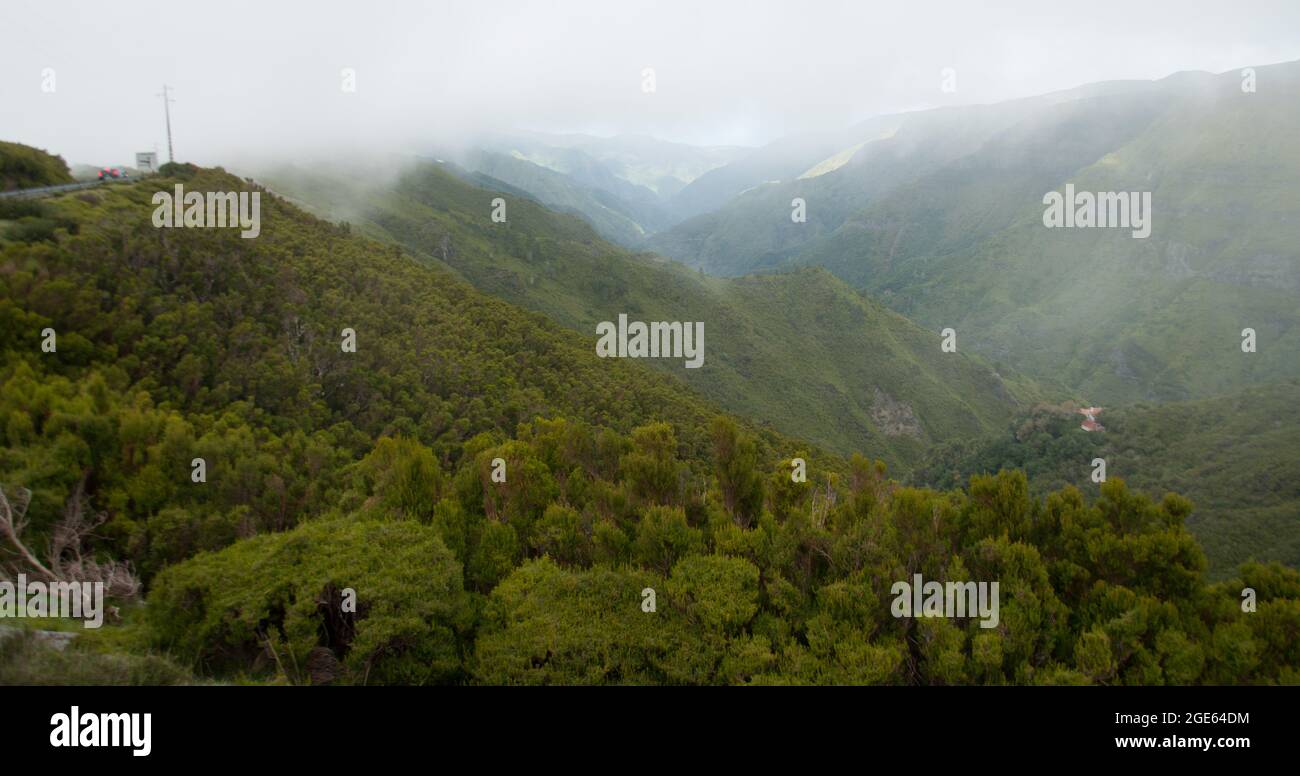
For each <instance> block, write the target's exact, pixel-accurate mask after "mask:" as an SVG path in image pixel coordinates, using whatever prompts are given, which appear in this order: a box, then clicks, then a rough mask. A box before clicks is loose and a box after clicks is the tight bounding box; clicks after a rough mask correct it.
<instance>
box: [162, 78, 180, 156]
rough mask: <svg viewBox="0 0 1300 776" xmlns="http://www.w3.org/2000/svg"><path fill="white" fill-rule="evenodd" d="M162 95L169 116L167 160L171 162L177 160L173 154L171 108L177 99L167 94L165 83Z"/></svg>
mask: <svg viewBox="0 0 1300 776" xmlns="http://www.w3.org/2000/svg"><path fill="white" fill-rule="evenodd" d="M160 96H161V97H162V98H163V113H164V114H166V116H167V161H169V162H174V161H176V159H175V157H174V156H173V154H172V110H171V104H172V103H173V102H176V101H175V100H173V99H172V98H171V97H168V96H167V84H163V90H162V94H161V95H160Z"/></svg>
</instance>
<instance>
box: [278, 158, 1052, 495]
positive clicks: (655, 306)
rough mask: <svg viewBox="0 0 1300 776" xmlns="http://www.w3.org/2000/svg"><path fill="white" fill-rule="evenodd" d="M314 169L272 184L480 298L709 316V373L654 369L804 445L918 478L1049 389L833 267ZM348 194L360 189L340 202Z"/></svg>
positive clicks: (608, 314)
mask: <svg viewBox="0 0 1300 776" xmlns="http://www.w3.org/2000/svg"><path fill="white" fill-rule="evenodd" d="M349 179H350V176H339V177H332V176H329V175H325V174H323V173H320V172H319V171H313V172H311V173H307V172H304V171H302V170H297V171H294V170H282V171H280V172H279V173H277V174H273V175H271V176H270V177H269V178H268V181H269V183H270V184H271V185H272V186H273V187H274V188H276V190H280V191H284V192H285V193H286V194H289V195H291V196H295V197H299V198H302V199H304V200H307V201H309V202H310V201H312V200H316V201H317V202H319V206H320V207H321V208H322V209H323V212H326V213H329V214H331V215H332V216H333V217H342V216H347V217H349V218H352V219H360V220H359V221H358V223H359V224H360V225H362V227H363V228H365V229H367V230H368V231H369V232H370V233H373V234H376V235H385V234H386V235H388V236H390V237H391V238H392V239H395V240H396V241H398V242H399V243H400V244H402V245H403V246H404V247H406V248H407V249H409V250H411V251H412V252H415V253H418V254H421V255H424V256H428V257H430V258H432V259H434V260H437V261H439V262H442V263H445V264H446V265H448V266H450V267H452V268H454V269H455V270H456V271H457V272H459V273H460V274H461V275H463V276H464V277H465V278H467V279H468V280H470V281H471V282H472V283H474V284H475V285H476V286H477V287H478V288H479V289H480V290H482V291H486V292H488V293H490V294H493V295H494V296H498V297H501V298H503V299H507V300H509V301H511V302H514V303H516V304H519V305H522V306H524V307H528V308H530V309H533V310H537V311H539V312H543V313H546V314H547V315H548V316H550V317H551V318H553V319H554V320H557V321H559V322H561V323H563V324H565V325H567V326H570V327H572V328H574V329H576V330H578V331H580V332H583V333H586V334H588V335H589V336H591V337H593V339H594V337H595V331H596V324H597V323H599V322H600V321H613V320H617V317H618V315H619V314H620V313H626V314H628V316H629V318H630V319H632V320H646V321H652V320H667V321H680V320H689V321H703V322H704V323H705V342H706V348H705V352H706V357H705V362H704V366H703V367H702V368H700V369H685V368H683V367H682V363H681V362H680V361H673V360H650V361H649V363H652V364H653V365H655V366H658V367H660V368H662V369H664V370H667V371H669V372H671V373H672V374H673V375H674V376H677V377H680V378H681V379H682V380H684V381H686V382H687V383H688V384H689V385H691V386H692V387H693V388H694V389H695V390H696V391H697V392H698V393H699V394H701V395H703V396H705V397H707V398H708V399H710V400H711V401H713V402H714V403H716V404H718V405H720V406H723V407H725V408H727V409H729V410H731V411H733V412H736V413H738V414H742V415H744V416H746V417H751V418H755V419H759V420H762V421H763V422H765V423H768V424H770V425H771V426H772V427H773V428H775V429H778V430H780V431H782V432H784V433H787V434H790V435H792V436H796V437H800V438H805V439H809V440H812V441H814V442H816V443H818V444H821V445H824V446H826V447H827V448H829V449H832V450H836V451H839V452H841V453H847V452H850V451H853V450H865V451H868V452H869V453H870V454H871V455H872V456H875V457H879V458H882V459H883V460H885V461H886V462H887V463H889V465H890V467H891V470H894V471H906V470H907V469H908V468H909V467H910V465H911V464H912V463H914V462H915V461H916V460H918V459H919V458H920V456H921V455H922V453H923V451H924V450H925V449H926V447H927V446H928V445H929V444H931V443H933V442H935V441H943V440H949V439H955V438H960V437H969V436H975V435H980V434H982V433H985V432H989V431H992V430H994V429H996V428H998V427H1000V426H1001V425H1002V424H1003V423H1005V422H1006V421H1007V420H1008V419H1009V418H1010V417H1011V414H1012V413H1013V412H1014V410H1015V407H1016V406H1018V404H1019V403H1021V402H1022V401H1028V400H1031V399H1033V398H1036V397H1038V396H1039V395H1041V393H1042V390H1041V389H1039V388H1037V387H1036V386H1031V385H1029V384H1027V383H1025V382H1023V381H1019V380H1014V379H1012V380H1004V379H1003V378H1001V377H999V376H998V375H997V374H996V373H995V372H994V371H993V370H992V369H991V368H990V367H989V366H988V365H986V364H984V363H982V362H980V361H977V360H974V359H971V358H968V357H967V356H965V355H962V354H960V353H958V354H953V353H943V352H941V349H940V347H939V345H940V338H939V335H938V332H937V331H934V332H931V331H926V330H924V329H922V328H921V327H918V326H916V325H915V324H912V323H911V322H910V321H907V320H906V319H905V318H903V317H901V316H899V315H897V314H896V313H893V312H890V311H888V310H886V309H885V308H883V307H882V306H880V305H878V304H876V303H874V302H871V301H870V300H868V299H865V298H863V297H862V296H861V295H859V294H857V293H856V292H854V291H853V290H852V289H851V288H849V287H848V286H847V285H845V284H844V283H842V282H840V281H838V280H836V279H835V278H834V277H833V276H831V275H830V274H829V273H826V272H822V271H800V272H795V273H790V274H783V275H771V276H764V277H750V278H740V279H718V278H709V277H705V276H703V275H701V274H700V273H698V272H695V271H692V270H689V269H687V268H686V267H684V266H682V265H680V264H677V263H674V262H666V261H663V260H662V259H660V258H658V257H656V256H653V255H649V254H630V253H628V252H626V251H624V250H622V249H619V248H618V247H616V246H613V245H611V244H609V243H607V242H605V241H603V240H601V239H599V238H598V237H597V236H596V235H595V234H594V233H592V231H591V229H590V228H588V227H587V225H586V224H583V223H582V222H580V221H579V220H578V219H576V218H572V217H568V216H563V215H560V214H556V213H553V212H550V211H548V210H546V209H545V208H542V207H539V206H538V205H537V204H536V203H534V202H531V201H529V200H528V199H526V198H520V197H517V196H509V195H508V194H507V196H506V197H505V199H506V202H507V207H508V211H507V212H508V214H509V218H508V220H507V223H504V224H494V223H492V222H490V220H489V218H488V215H489V206H488V203H489V202H490V201H491V200H492V199H493V198H494V196H496V195H495V194H494V193H493V192H490V191H485V190H483V189H480V188H476V187H474V186H471V185H469V184H467V183H466V182H464V181H462V180H459V179H457V178H456V177H455V176H453V175H451V174H449V173H448V172H446V171H444V170H443V169H441V168H440V167H439V166H437V165H433V164H421V165H418V166H416V167H415V168H414V169H411V170H410V171H408V172H406V173H405V174H403V175H402V176H401V177H400V178H399V179H398V180H397V182H396V183H395V184H393V185H392V186H390V187H388V188H385V189H378V188H373V187H372V188H364V187H362V186H358V185H356V184H353V183H349ZM342 192H351V193H350V194H348V193H342Z"/></svg>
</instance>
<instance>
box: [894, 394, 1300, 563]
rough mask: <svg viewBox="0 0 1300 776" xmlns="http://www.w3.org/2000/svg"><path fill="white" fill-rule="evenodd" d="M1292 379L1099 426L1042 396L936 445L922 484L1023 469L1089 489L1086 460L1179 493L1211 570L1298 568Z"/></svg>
mask: <svg viewBox="0 0 1300 776" xmlns="http://www.w3.org/2000/svg"><path fill="white" fill-rule="evenodd" d="M1298 398H1300V382H1295V381H1292V382H1288V383H1282V384H1278V385H1270V386H1261V387H1257V388H1250V389H1246V390H1244V391H1241V392H1239V393H1234V394H1230V395H1228V396H1221V397H1215V398H1212V399H1200V400H1196V401H1186V402H1171V403H1167V404H1161V405H1150V404H1138V405H1133V406H1129V407H1119V408H1115V409H1109V408H1108V409H1106V410H1105V411H1104V412H1103V413H1102V415H1101V416H1099V418H1098V419H1099V420H1100V421H1102V422H1103V423H1104V424H1105V427H1106V430H1105V431H1104V432H1097V433H1088V432H1086V431H1083V430H1082V429H1080V428H1079V423H1080V421H1081V420H1082V417H1081V416H1080V415H1078V414H1077V413H1076V412H1074V411H1073V407H1055V406H1051V405H1040V406H1038V407H1035V408H1034V410H1033V411H1032V412H1031V413H1027V414H1026V415H1025V416H1022V417H1021V418H1019V419H1017V421H1016V422H1015V423H1014V424H1012V425H1011V426H1009V427H1008V429H1007V431H1006V432H1004V433H1003V434H1001V435H999V436H996V437H992V438H990V439H986V440H980V441H978V442H963V443H956V444H952V445H946V446H943V447H941V448H940V449H938V450H936V451H935V452H934V454H933V455H932V456H931V459H930V460H929V461H928V462H927V464H926V465H925V466H923V467H921V468H920V469H919V470H918V471H917V472H916V475H915V476H914V478H913V479H914V480H915V481H916V482H917V483H918V484H922V485H927V486H931V487H940V488H957V487H962V486H964V485H965V484H966V483H967V482H968V481H969V479H970V477H971V476H972V475H976V474H985V473H992V472H997V471H999V470H1001V469H1022V470H1024V471H1026V472H1027V473H1028V475H1029V481H1030V484H1031V487H1032V489H1033V491H1034V492H1036V493H1039V494H1042V493H1047V492H1050V491H1052V490H1056V489H1060V488H1062V487H1065V486H1067V485H1073V486H1076V487H1078V488H1079V489H1080V490H1082V491H1084V492H1085V493H1086V492H1089V491H1095V490H1096V489H1097V487H1098V486H1097V485H1096V484H1095V483H1092V482H1091V480H1090V474H1091V472H1092V470H1093V468H1092V463H1091V462H1092V460H1093V459H1094V458H1104V459H1105V460H1106V467H1107V475H1108V476H1118V477H1123V478H1124V479H1125V480H1127V481H1128V483H1129V484H1130V486H1132V487H1133V488H1134V489H1135V490H1139V491H1142V492H1145V493H1147V494H1148V495H1150V496H1152V497H1153V498H1159V497H1161V496H1162V495H1163V494H1164V493H1166V492H1171V491H1172V492H1176V493H1181V494H1183V495H1185V496H1187V497H1188V498H1190V499H1191V500H1192V502H1193V503H1194V504H1195V509H1194V510H1193V511H1192V513H1191V515H1190V517H1188V519H1187V525H1188V527H1189V528H1190V529H1191V530H1192V532H1193V533H1195V534H1196V536H1197V537H1198V538H1199V539H1200V540H1201V544H1202V546H1204V547H1205V552H1206V555H1207V556H1208V558H1209V561H1210V574H1211V576H1214V577H1226V576H1228V575H1230V574H1231V573H1232V571H1233V569H1235V568H1236V567H1237V566H1239V565H1240V564H1241V563H1244V562H1246V561H1248V560H1259V561H1280V562H1282V563H1285V564H1287V565H1290V566H1300V459H1297V456H1296V454H1295V453H1296V450H1298V449H1300V420H1297V418H1296V416H1295V413H1294V412H1293V411H1292V409H1293V407H1294V405H1295V403H1296V400H1297V399H1298Z"/></svg>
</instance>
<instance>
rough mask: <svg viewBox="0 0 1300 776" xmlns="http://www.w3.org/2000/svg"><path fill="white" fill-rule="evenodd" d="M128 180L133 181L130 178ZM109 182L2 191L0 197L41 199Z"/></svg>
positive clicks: (89, 182) (88, 182)
mask: <svg viewBox="0 0 1300 776" xmlns="http://www.w3.org/2000/svg"><path fill="white" fill-rule="evenodd" d="M127 180H132V179H131V178H128V179H127ZM107 182H108V181H87V182H85V183H65V184H63V185H61V186H39V187H37V188H34V189H16V190H14V191H0V197H39V196H42V195H45V194H56V193H58V192H60V191H76V190H77V189H89V188H93V187H95V186H99V185H101V184H104V183H107Z"/></svg>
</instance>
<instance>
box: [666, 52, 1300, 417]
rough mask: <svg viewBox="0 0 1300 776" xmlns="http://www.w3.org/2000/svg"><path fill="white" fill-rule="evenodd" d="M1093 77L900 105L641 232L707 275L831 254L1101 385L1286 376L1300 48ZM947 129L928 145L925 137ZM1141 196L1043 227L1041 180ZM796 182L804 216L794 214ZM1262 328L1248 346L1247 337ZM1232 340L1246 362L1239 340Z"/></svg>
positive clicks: (855, 274) (891, 298)
mask: <svg viewBox="0 0 1300 776" xmlns="http://www.w3.org/2000/svg"><path fill="white" fill-rule="evenodd" d="M1257 72H1258V79H1259V87H1258V91H1257V92H1256V93H1247V92H1243V90H1242V88H1241V84H1242V77H1241V75H1240V74H1239V73H1237V72H1235V71H1234V72H1230V73H1225V74H1223V75H1219V76H1212V75H1209V74H1204V73H1185V74H1180V75H1178V76H1173V77H1170V78H1166V79H1163V80H1161V81H1156V82H1117V83H1113V84H1102V85H1098V86H1096V87H1092V88H1089V89H1085V90H1080V91H1077V92H1075V93H1072V94H1068V95H1056V96H1053V97H1051V98H1050V99H1048V98H1043V99H1035V100H1026V101H1019V102H1016V103H1009V104H1005V105H994V106H978V107H972V108H961V109H951V110H941V111H931V112H927V113H923V114H918V115H915V116H909V117H907V120H906V121H905V122H904V124H903V125H902V126H901V127H900V128H899V129H898V130H897V131H896V132H895V133H894V134H893V135H892V136H890V137H888V138H884V139H880V140H876V141H871V142H868V143H867V144H866V145H865V146H863V147H862V148H861V149H860V150H859V151H857V152H856V153H855V154H854V155H853V156H852V158H851V159H850V161H849V162H848V163H846V164H845V165H843V166H842V167H840V168H838V169H836V170H833V171H831V172H828V173H826V174H824V175H819V176H816V177H813V178H805V179H802V180H799V179H796V180H793V181H786V182H784V183H781V184H774V185H772V186H769V187H766V188H760V189H758V190H755V191H752V192H749V193H747V194H745V195H742V196H740V197H738V198H736V199H735V200H734V201H733V202H731V203H730V204H729V205H728V206H727V207H726V208H724V209H723V210H721V211H718V212H717V213H715V214H712V215H710V216H705V217H701V218H697V219H694V220H692V221H688V222H686V223H684V224H680V225H678V226H677V227H675V228H673V229H672V230H669V231H668V232H665V233H663V234H661V235H659V236H657V237H656V238H654V239H653V240H652V241H651V245H652V246H653V247H655V248H657V249H660V250H664V251H665V252H667V253H669V254H670V255H673V256H675V257H677V258H679V259H681V260H683V261H686V262H687V263H688V264H693V265H696V266H701V267H703V268H705V269H706V270H708V271H713V272H720V273H723V274H737V273H743V272H749V271H754V270H759V269H771V268H775V267H782V266H795V265H814V266H822V267H826V268H828V269H830V270H831V271H832V272H834V273H835V274H836V275H837V276H839V277H841V278H843V279H845V280H846V281H848V282H849V283H850V284H852V285H854V286H855V287H859V288H862V289H865V290H866V291H868V292H869V293H871V294H872V295H873V296H876V297H877V298H879V299H880V300H881V301H883V302H884V303H886V304H888V305H889V306H891V307H893V308H894V309H896V310H899V311H900V312H903V313H904V314H906V315H908V316H909V317H912V318H914V319H915V320H917V321H918V322H921V323H923V324H925V325H927V326H929V327H934V328H938V327H946V326H951V327H954V328H955V329H956V330H957V331H958V332H959V336H961V337H963V342H964V343H965V345H966V346H968V347H972V348H975V349H977V350H978V351H980V352H982V353H985V354H987V355H989V356H991V357H993V358H995V359H997V360H999V361H1002V362H1004V363H1007V364H1009V365H1012V366H1014V367H1016V368H1017V369H1019V370H1021V371H1023V372H1026V373H1028V374H1031V375H1052V376H1056V377H1059V378H1060V379H1062V380H1064V381H1065V382H1066V383H1067V384H1068V385H1070V386H1071V387H1073V388H1075V389H1076V390H1079V391H1082V392H1084V393H1086V394H1087V395H1089V396H1092V397H1095V398H1094V399H1093V400H1095V401H1107V402H1117V401H1132V400H1139V399H1155V400H1170V399H1185V398H1191V397H1196V396H1209V395H1214V394H1216V393H1221V392H1223V391H1228V390H1233V389H1235V388H1238V387H1241V386H1244V385H1249V384H1256V383H1261V382H1269V381H1273V380H1277V379H1285V378H1288V377H1293V376H1296V375H1297V374H1300V325H1298V324H1300V306H1298V305H1297V304H1296V291H1297V290H1298V289H1300V253H1297V250H1296V247H1295V246H1296V245H1297V244H1298V238H1300V234H1297V222H1296V220H1295V218H1294V209H1293V208H1292V206H1291V205H1290V204H1289V203H1291V202H1293V201H1294V193H1293V184H1294V181H1295V180H1296V179H1297V177H1298V176H1300V147H1298V146H1297V144H1296V142H1295V138H1296V137H1297V136H1300V131H1298V130H1300V111H1298V110H1297V108H1296V106H1297V104H1300V99H1298V98H1300V64H1297V63H1290V64H1284V65H1276V66H1269V67H1261V68H1258V69H1257ZM940 140H942V142H938V141H940ZM1067 182H1072V183H1074V185H1075V186H1076V187H1077V188H1078V189H1079V190H1086V191H1142V190H1146V191H1151V192H1153V201H1154V205H1153V207H1154V224H1155V225H1154V231H1153V233H1152V235H1151V236H1150V237H1149V238H1147V239H1133V238H1132V237H1131V235H1130V233H1129V232H1128V231H1125V230H1114V229H1055V230H1052V229H1046V228H1044V226H1043V222H1042V216H1043V204H1042V198H1043V195H1044V194H1045V193H1046V192H1048V191H1053V190H1058V191H1059V190H1061V189H1062V187H1063V186H1064V185H1065V184H1066V183H1067ZM792 196H801V197H804V198H805V200H806V201H807V212H808V222H807V223H805V224H797V223H793V222H792V221H791V218H790V212H791V208H790V199H791V197H792ZM1246 327H1250V328H1253V329H1255V330H1256V331H1257V332H1258V336H1259V338H1260V340H1261V342H1265V343H1267V345H1266V346H1265V347H1261V351H1260V353H1258V354H1254V355H1256V356H1257V357H1252V355H1247V354H1243V353H1242V352H1241V350H1240V347H1239V345H1240V343H1241V332H1242V329H1243V328H1246ZM1242 356H1244V357H1242Z"/></svg>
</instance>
